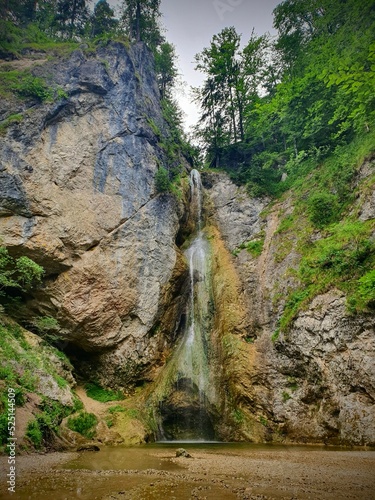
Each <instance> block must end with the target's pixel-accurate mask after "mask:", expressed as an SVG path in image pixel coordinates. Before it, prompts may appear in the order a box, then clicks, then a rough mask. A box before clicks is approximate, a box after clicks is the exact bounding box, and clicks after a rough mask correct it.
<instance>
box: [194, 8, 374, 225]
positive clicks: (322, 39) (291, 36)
mask: <svg viewBox="0 0 375 500" xmlns="http://www.w3.org/2000/svg"><path fill="white" fill-rule="evenodd" d="M274 26H275V28H276V29H277V31H278V37H277V39H276V40H275V41H272V40H271V39H270V38H269V37H268V36H267V35H261V36H258V35H256V34H255V33H254V32H252V33H251V35H250V37H249V39H248V42H247V43H245V44H244V46H243V48H241V45H243V44H241V36H240V35H239V34H237V33H236V31H235V29H234V28H233V27H232V28H225V29H224V30H222V31H221V32H220V33H219V34H217V35H215V36H213V38H212V40H211V43H210V45H209V46H208V47H207V48H204V49H203V50H202V52H201V53H199V54H198V55H197V56H196V62H197V69H198V70H199V71H201V72H203V73H204V75H205V81H204V83H203V85H202V87H201V88H199V89H197V90H196V99H197V101H198V102H199V104H200V106H201V119H200V123H199V126H198V129H197V133H198V135H199V137H200V139H201V141H202V143H203V144H204V147H205V152H206V158H205V162H206V165H207V166H209V167H213V168H223V169H225V170H226V171H227V172H228V173H229V175H230V176H231V177H232V179H233V180H235V181H236V182H238V183H240V184H246V186H247V188H248V191H249V193H250V194H253V195H262V194H271V195H273V196H278V195H280V194H281V193H282V192H283V191H285V190H287V189H289V188H290V187H292V186H294V185H295V183H298V182H299V181H300V180H301V179H302V178H304V177H305V176H306V174H308V173H309V172H311V171H313V170H314V169H315V168H317V167H318V166H319V165H320V164H321V162H322V161H323V160H324V159H326V158H328V157H329V156H330V155H332V158H335V157H336V156H337V153H338V156H340V152H339V151H338V149H340V148H341V147H342V146H345V145H346V144H350V143H352V141H353V139H354V138H355V137H356V136H359V137H362V136H365V135H366V134H369V133H371V132H373V131H374V124H375V98H374V93H373V90H372V89H373V87H374V82H375V65H374V62H375V44H374V41H373V40H374V37H373V33H374V30H375V11H374V9H373V2H372V1H371V0H347V1H345V2H343V1H338V2H331V1H330V0H320V2H319V3H318V4H317V3H316V2H307V1H300V2H296V1H295V0H284V1H283V2H281V3H280V4H279V5H278V6H277V7H276V8H275V10H274ZM327 167H328V165H327ZM282 173H287V174H288V178H287V180H286V182H281V176H282ZM336 181H337V183H338V186H337V187H335V189H334V190H331V189H330V186H323V189H322V190H321V191H320V192H319V193H315V194H314V197H312V198H311V199H310V216H311V218H312V220H313V221H315V223H316V224H317V225H318V226H322V227H323V226H324V225H326V224H329V223H331V222H333V221H335V220H336V218H335V216H336V215H337V211H338V209H339V208H340V205H341V204H342V200H341V198H342V195H343V194H344V195H345V193H343V192H341V189H342V188H343V189H344V191H345V189H348V188H350V186H349V183H350V171H348V169H347V165H345V164H344V165H343V170H342V171H340V172H339V175H338V176H337V177H336ZM320 209H322V210H320ZM323 210H326V214H323V213H322V212H323Z"/></svg>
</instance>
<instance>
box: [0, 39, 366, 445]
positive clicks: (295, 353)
mask: <svg viewBox="0 0 375 500" xmlns="http://www.w3.org/2000/svg"><path fill="white" fill-rule="evenodd" d="M36 63H37V64H34V63H30V64H32V72H33V75H35V76H37V77H43V78H45V79H46V81H48V83H49V85H51V87H53V88H55V89H61V91H63V92H64V96H63V97H62V98H60V99H58V100H57V101H55V102H44V103H40V102H39V103H36V102H33V101H32V100H29V101H23V102H21V101H17V100H13V101H10V102H8V101H5V100H4V101H2V102H1V104H0V118H1V120H5V119H6V118H7V117H8V116H9V114H10V112H12V113H18V114H20V115H22V120H20V121H18V122H14V123H11V124H9V126H7V128H6V129H5V130H4V131H3V133H2V136H1V164H0V236H1V245H3V246H4V247H6V248H7V251H8V252H9V255H10V256H11V257H12V258H14V259H17V258H19V257H21V256H26V257H28V258H30V259H32V260H33V261H35V262H36V263H37V264H38V265H40V266H42V267H43V269H44V275H43V279H42V282H41V284H40V285H38V286H37V287H35V288H34V289H33V290H32V291H31V292H30V293H28V294H22V296H21V300H20V302H18V303H17V305H16V307H13V306H12V303H11V305H10V306H9V304H8V305H7V306H6V314H4V315H3V316H2V326H1V328H2V332H3V339H5V340H3V341H2V342H3V343H2V347H1V349H2V351H1V352H2V357H1V367H2V369H3V371H4V373H5V375H6V376H5V375H4V377H3V378H2V382H1V384H2V388H5V386H6V382H7V377H8V379H9V380H11V381H12V383H14V384H16V385H17V387H19V388H20V394H21V393H22V398H21V399H22V402H23V404H22V405H21V404H20V405H19V406H18V407H17V415H18V419H19V421H20V422H21V421H22V422H23V424H22V426H20V427H19V429H18V431H17V432H18V437H19V440H20V443H23V445H24V446H25V448H27V447H29V448H30V447H32V446H34V445H35V446H36V444H35V443H36V441H35V442H34V444H33V440H32V438H31V437H30V436H32V433H31V432H30V428H31V427H30V426H29V427H28V425H29V423H30V421H33V420H35V421H37V422H39V423H40V419H39V420H38V415H40V414H41V413H42V412H43V411H46V408H51V407H52V406H51V405H54V404H55V403H56V404H58V405H60V409H61V408H62V409H63V410H61V414H60V416H61V418H59V422H58V423H57V424H56V425H55V426H54V432H53V433H46V434H45V435H44V436H43V439H42V440H41V442H39V448H41V447H44V448H46V449H69V448H75V447H77V445H78V444H80V443H82V442H87V441H89V442H91V441H92V440H93V439H97V440H98V441H99V442H104V443H107V444H121V443H123V444H138V443H144V442H150V441H155V440H167V441H168V440H172V441H181V440H206V441H214V440H219V441H249V442H256V443H260V442H275V443H324V444H335V445H348V446H353V445H358V446H375V405H374V401H375V336H374V319H375V316H374V311H373V309H371V308H369V309H367V310H363V311H360V312H353V311H351V310H350V307H348V301H347V297H346V294H345V291H344V290H343V289H342V288H336V287H335V286H331V285H330V284H329V283H328V284H325V286H324V287H323V286H322V287H321V288H319V289H318V288H317V289H316V293H315V294H314V295H311V296H309V297H307V295H304V296H302V299H300V298H298V297H300V296H298V297H297V295H293V296H292V295H291V294H293V293H295V292H296V293H297V292H298V293H302V292H303V284H301V283H302V282H301V278H300V275H298V272H297V271H298V269H300V266H302V265H303V266H305V267H304V269H306V268H307V267H308V262H307V261H306V257H305V256H304V255H303V252H302V250H301V247H302V243H303V245H308V246H309V247H310V248H311V255H314V254H313V252H314V249H315V248H317V247H318V246H319V244H320V243H319V242H320V241H323V239H324V238H325V236H324V235H323V232H322V231H321V230H319V229H314V228H313V229H306V227H307V222H306V221H307V214H306V213H305V212H304V211H303V209H301V205H300V204H299V199H298V196H297V194H296V192H295V191H293V190H291V191H286V193H284V194H283V196H282V197H280V198H278V199H276V200H275V199H271V198H270V197H268V196H259V197H254V196H250V195H249V193H248V191H247V190H246V188H245V187H244V186H239V185H238V184H236V183H234V182H233V181H232V180H231V179H230V178H229V176H228V175H227V174H226V173H224V172H221V171H218V170H214V169H212V170H209V169H205V170H202V171H200V172H199V171H198V170H196V169H194V168H193V167H192V165H191V164H190V162H189V158H187V157H186V155H185V156H184V155H183V154H182V153H181V152H179V154H178V156H177V157H176V156H175V157H174V164H173V165H172V166H171V161H170V158H169V157H168V148H167V147H166V144H170V143H171V142H173V140H174V139H173V137H172V135H171V130H170V126H169V124H168V122H167V120H166V118H165V116H164V115H163V110H162V107H161V102H160V93H159V89H158V87H157V83H156V78H155V73H154V69H153V58H152V55H151V53H150V51H149V50H148V49H147V47H146V46H145V45H144V44H143V43H136V44H133V45H132V46H130V47H129V46H126V45H125V44H123V43H120V42H109V43H105V44H102V45H99V46H98V47H97V48H96V49H95V51H90V50H87V49H86V48H85V47H81V48H79V49H77V50H75V51H73V52H72V53H71V54H70V55H69V56H67V57H65V59H64V60H63V63H62V62H61V61H54V60H53V59H52V60H51V61H44V60H43V61H36ZM8 64H12V63H8ZM176 166H177V167H178V169H179V172H178V176H177V177H176V178H177V180H176V181H175V185H174V191H173V190H172V191H166V192H160V190H158V189H157V183H156V179H157V175H158V174H157V173H158V171H160V170H161V168H162V167H163V168H164V167H166V168H167V167H168V168H169V169H170V170H171V169H172V168H175V167H176ZM168 168H167V169H168ZM374 175H375V158H374V156H373V155H368V156H366V158H364V159H363V161H362V162H361V163H360V164H358V165H356V173H355V175H354V177H353V180H352V184H351V189H352V191H353V192H355V193H356V196H355V199H354V200H353V203H352V204H351V205H350V207H348V208H347V211H348V213H349V215H350V217H352V219H353V220H354V219H355V220H358V221H360V223H361V224H362V225H363V227H365V230H366V235H367V236H366V238H367V240H366V241H368V242H369V243H368V246H367V247H366V248H367V250H368V252H373V247H374V239H375V225H374V221H375V198H374V193H375V191H374V187H375V183H374V178H375V177H374ZM342 227H344V224H343V226H342ZM340 238H341V240H340V241H343V242H344V243H343V245H344V246H343V249H340V251H342V252H344V251H345V249H347V248H349V247H350V245H351V244H352V242H353V241H354V240H353V238H352V237H351V236H350V235H349V236H348V235H346V234H344V233H343V234H341V236H339V239H340ZM358 241H359V240H358ZM344 247H345V248H344ZM358 249H359V243H358ZM335 251H336V255H337V252H339V250H337V249H336V250H335ZM358 251H359V250H358ZM327 259H328V257H327ZM327 262H328V263H327V264H326V268H325V269H327V270H328V271H329V266H332V262H331V261H328V260H327ZM309 265H310V267H311V268H312V267H313V266H315V267H318V266H319V265H320V264H319V262H318V261H317V260H316V261H314V263H312V264H311V263H310V264H309ZM323 271H324V270H323ZM328 271H327V272H328ZM301 287H302V292H301ZM291 297H292V298H291ZM304 299H306V300H305V301H304V302H303V300H304ZM293 300H294V301H295V302H293ZM298 301H299V302H298ZM297 303H298V304H301V307H297V306H296V307H295V308H294V309H293V307H294V306H295V305H296V304H297ZM298 304H297V305H298ZM290 311H291V312H290ZM289 312H290V317H289V319H288V321H286V320H285V323H283V321H284V319H283V318H285V317H286V316H285V315H286V314H287V313H288V314H289ZM46 318H47V321H46ZM43 321H44V323H43ZM48 322H49V323H48ZM15 329H16V330H15ZM13 331H17V332H18V333H17V334H16V335H15V334H13V333H12V334H11V333H10V332H13ZM31 352H33V353H34V357H33V356H32V354H31ZM10 374H11V375H10ZM25 381H26V382H25ZM87 384H94V385H96V386H97V387H99V386H100V387H102V388H105V389H106V390H108V391H109V390H111V391H117V394H119V393H120V394H121V397H119V398H118V399H116V405H117V406H116V407H115V408H117V410H114V411H112V413H111V412H110V411H109V410H110V409H111V407H110V403H108V402H105V403H103V404H102V406H101V407H100V408H99V410H98V411H97V413H96V414H95V412H96V408H93V409H91V411H92V412H93V413H94V414H95V418H96V419H97V423H96V430H95V432H96V434H95V435H92V436H90V437H89V438H87V436H86V438H84V437H82V436H81V435H80V434H79V432H76V431H74V430H73V429H71V428H68V426H67V421H68V420H69V418H72V415H73V416H74V415H76V414H79V412H81V411H82V402H81V401H80V400H82V401H83V402H84V403H85V401H86V400H84V399H82V397H79V395H80V394H82V391H83V387H85V386H86V385H87ZM83 392H84V391H83ZM77 400H78V403H77ZM103 405H104V406H103ZM106 405H107V406H106ZM86 409H89V408H86ZM106 412H107V413H106ZM27 429H28V430H27ZM52 434H53V435H52Z"/></svg>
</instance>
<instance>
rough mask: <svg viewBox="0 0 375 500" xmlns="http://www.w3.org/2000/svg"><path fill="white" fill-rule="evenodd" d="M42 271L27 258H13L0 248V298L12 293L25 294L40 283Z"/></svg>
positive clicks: (5, 249)
mask: <svg viewBox="0 0 375 500" xmlns="http://www.w3.org/2000/svg"><path fill="white" fill-rule="evenodd" d="M43 274H44V269H43V268H42V267H41V266H39V265H38V264H36V263H35V262H34V261H33V260H31V259H29V258H28V257H25V256H22V257H18V258H14V257H12V256H11V255H9V252H8V250H7V248H5V247H4V246H0V298H1V297H6V296H7V295H8V294H9V293H11V292H12V291H13V292H14V291H15V292H26V291H29V290H30V289H31V288H32V287H33V286H34V285H37V284H39V283H40V282H41V279H42V276H43Z"/></svg>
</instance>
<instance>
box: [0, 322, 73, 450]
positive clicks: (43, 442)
mask: <svg viewBox="0 0 375 500" xmlns="http://www.w3.org/2000/svg"><path fill="white" fill-rule="evenodd" d="M0 320H1V321H0V322H1V324H0V384H2V387H3V388H5V387H12V388H13V389H14V390H15V401H16V405H18V406H23V405H24V404H25V402H26V399H27V393H29V392H36V393H37V394H40V396H41V397H42V402H41V404H39V406H38V410H39V413H38V414H37V415H36V416H35V419H34V420H33V421H32V423H30V424H29V426H28V430H27V436H28V437H29V438H30V440H31V442H32V443H33V444H34V445H35V446H36V447H42V446H48V445H49V444H50V442H51V441H52V440H53V434H56V433H58V426H59V424H60V423H61V420H62V419H63V418H64V417H66V416H68V415H69V414H70V413H72V412H73V411H75V409H76V408H77V402H76V404H75V405H74V407H73V406H63V405H61V404H60V403H58V402H56V401H53V400H51V399H49V398H45V397H43V394H42V393H41V392H40V389H39V380H40V376H43V377H44V378H45V377H46V376H50V377H51V379H53V380H55V382H56V383H57V385H58V386H59V387H61V386H64V387H65V386H66V385H67V382H66V381H65V379H63V378H62V377H61V376H60V375H59V374H58V373H57V371H56V364H55V363H54V361H53V358H54V356H57V357H59V358H60V359H61V357H64V355H63V354H62V353H59V351H57V350H56V349H54V348H53V347H51V346H47V345H33V347H31V345H30V343H29V341H28V339H27V337H26V332H25V331H24V330H23V329H22V328H21V327H20V326H19V325H17V324H16V323H14V322H12V321H9V320H6V319H5V318H0ZM28 335H30V334H28ZM59 354H60V355H61V356H59ZM65 364H66V363H65ZM6 394H7V392H6V390H2V391H1V397H0V413H1V415H2V416H1V417H0V445H1V444H4V443H5V442H6V439H7V437H8V433H7V423H6V418H5V415H6V411H5V410H6V405H7V398H6Z"/></svg>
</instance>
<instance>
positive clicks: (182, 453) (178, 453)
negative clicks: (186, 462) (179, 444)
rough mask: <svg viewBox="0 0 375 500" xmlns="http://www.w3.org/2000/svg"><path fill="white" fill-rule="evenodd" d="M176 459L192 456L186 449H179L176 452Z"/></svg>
mask: <svg viewBox="0 0 375 500" xmlns="http://www.w3.org/2000/svg"><path fill="white" fill-rule="evenodd" d="M176 457H185V458H191V455H190V453H188V452H187V451H186V450H185V449H184V448H178V450H176Z"/></svg>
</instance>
